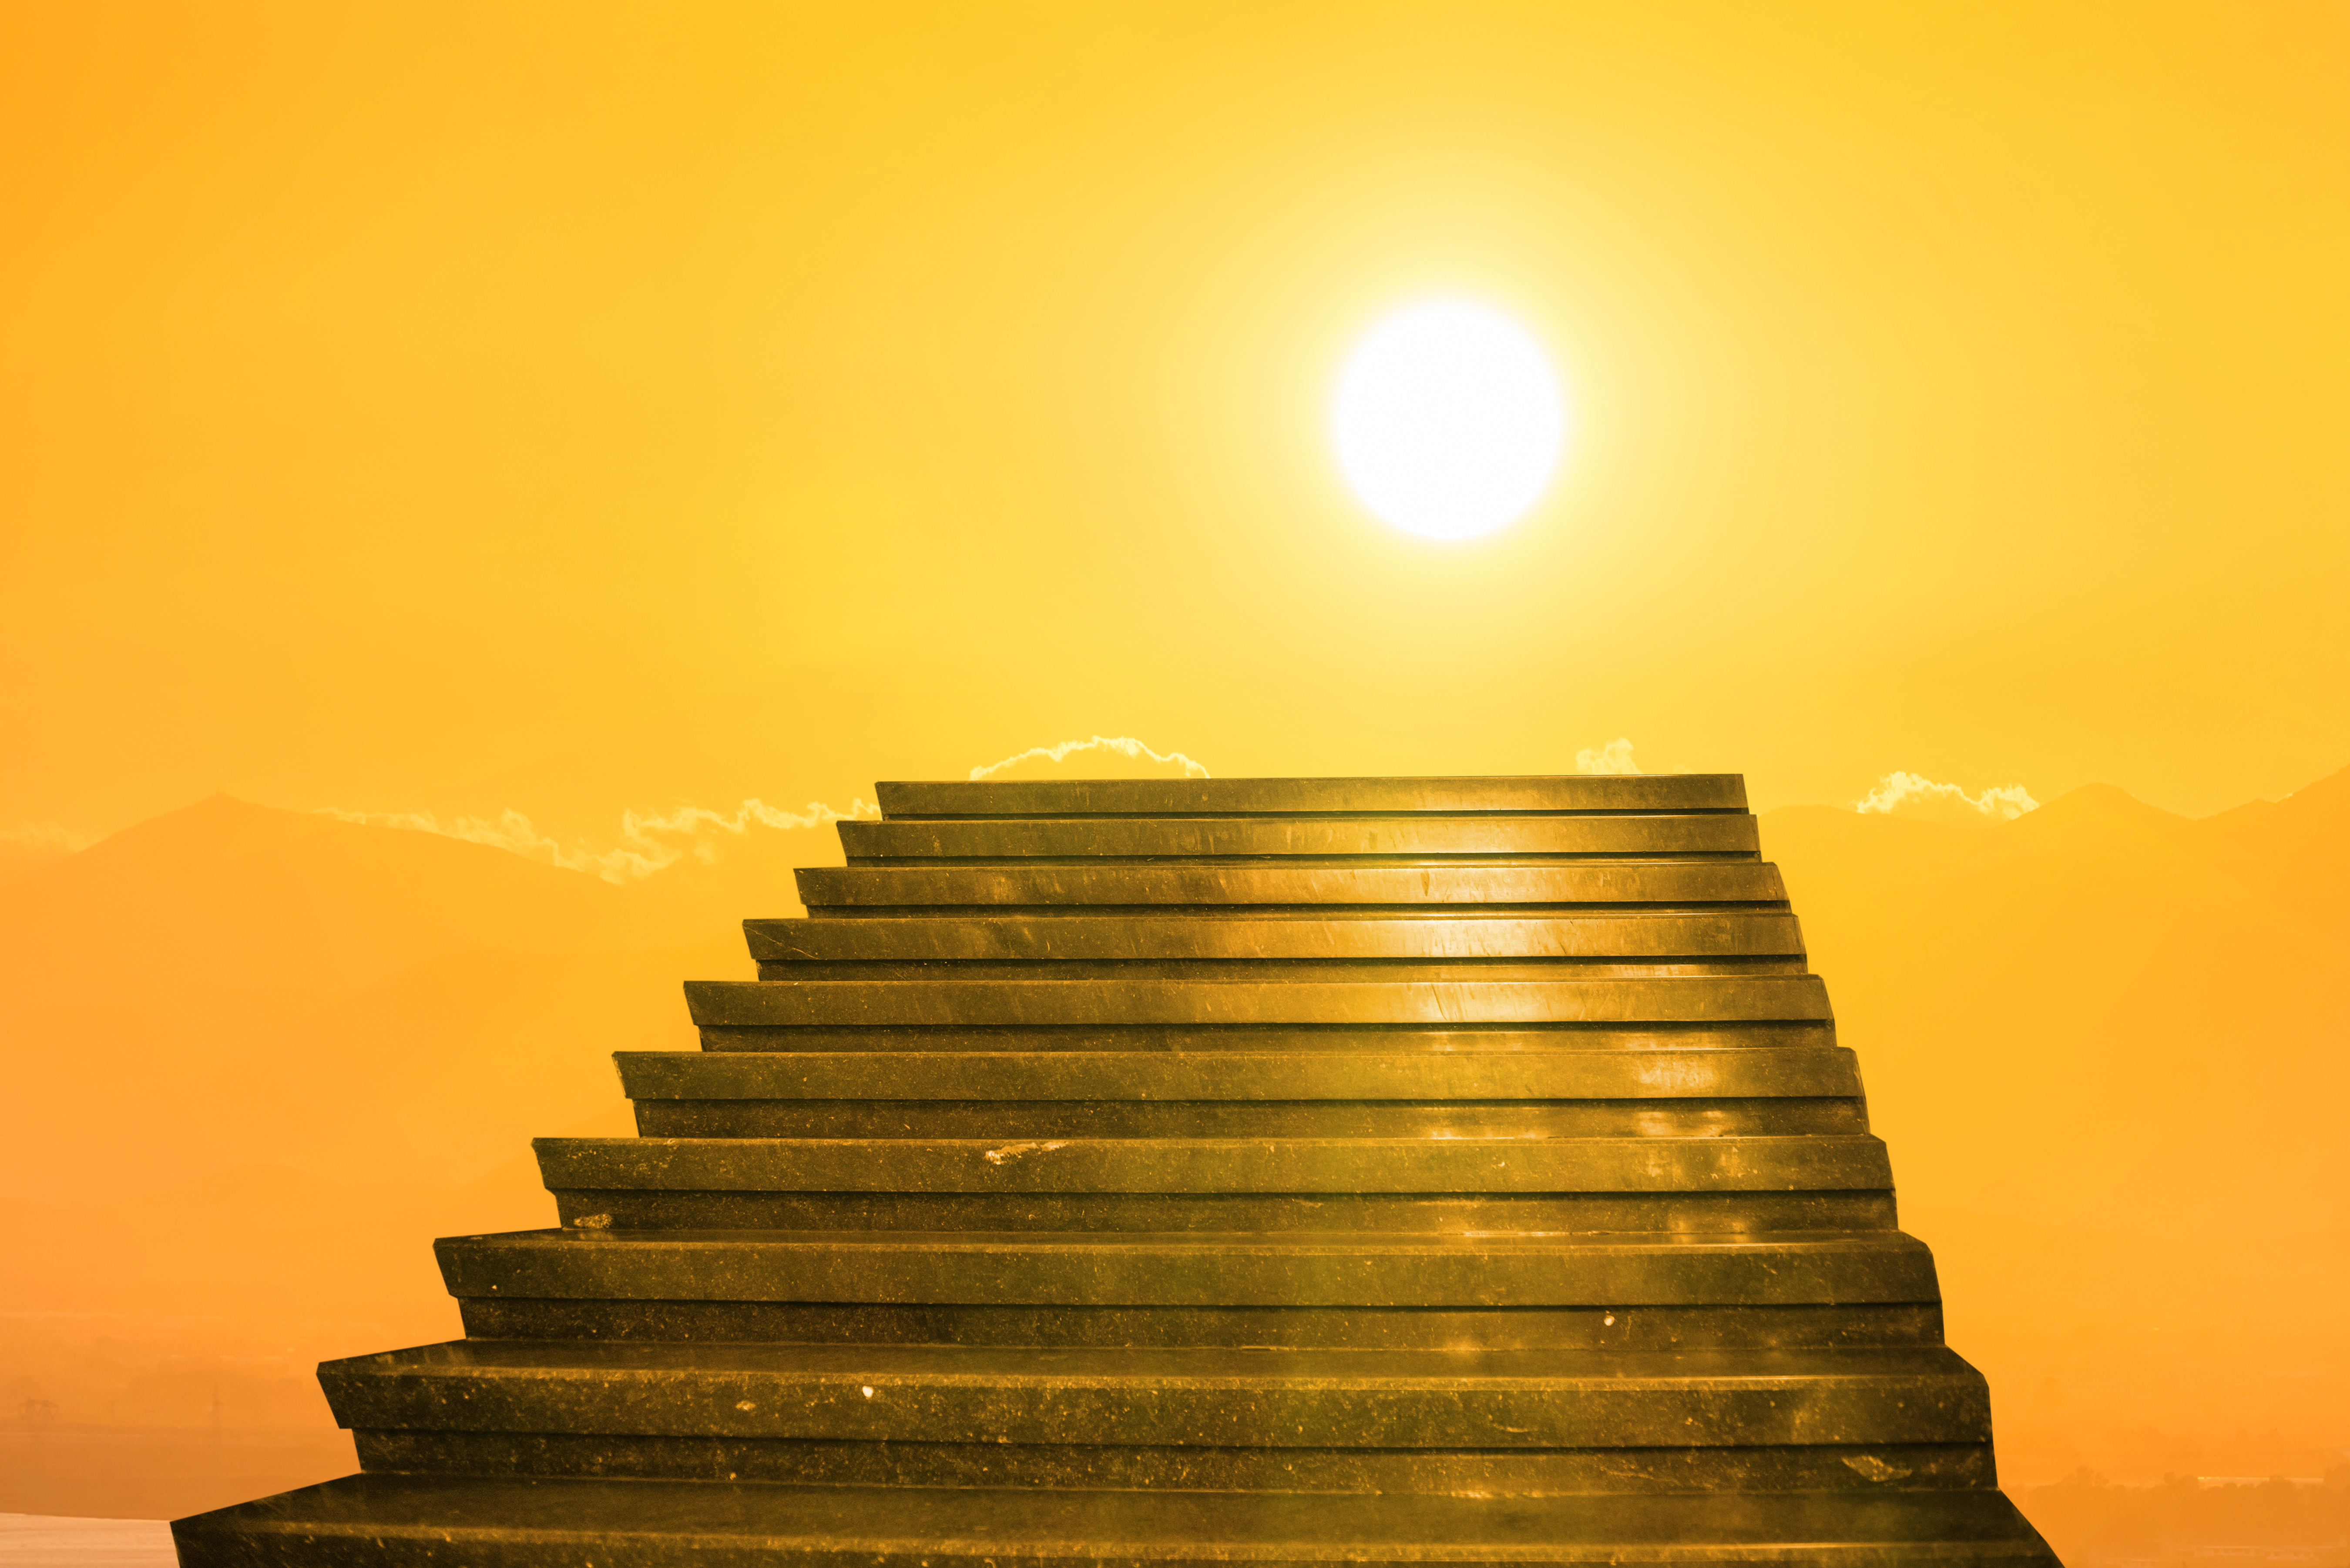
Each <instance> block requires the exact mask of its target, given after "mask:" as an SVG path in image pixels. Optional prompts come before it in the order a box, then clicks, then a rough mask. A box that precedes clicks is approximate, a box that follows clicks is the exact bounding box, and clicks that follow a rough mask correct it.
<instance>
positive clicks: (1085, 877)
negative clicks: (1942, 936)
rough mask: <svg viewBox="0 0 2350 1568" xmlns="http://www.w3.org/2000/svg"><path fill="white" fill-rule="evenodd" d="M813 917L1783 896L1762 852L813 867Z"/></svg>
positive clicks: (804, 877)
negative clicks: (1431, 861) (1480, 859)
mask: <svg viewBox="0 0 2350 1568" xmlns="http://www.w3.org/2000/svg"><path fill="white" fill-rule="evenodd" d="M793 876H794V877H795V879H796V882H797V884H798V888H799V895H800V902H801V903H803V904H805V905H806V906H807V908H808V910H809V912H810V913H811V914H816V913H819V912H820V911H823V910H827V909H927V908H947V909H962V908H979V907H985V906H991V905H1009V906H1017V907H1023V908H1027V907H1084V906H1088V905H1096V906H1097V905H1110V906H1115V907H1118V908H1120V909H1151V910H1153V911H1155V912H1157V913H1162V914H1163V913H1165V912H1167V911H1168V910H1169V909H1208V908H1214V907H1219V906H1263V907H1271V908H1281V909H1290V908H1303V907H1312V906H1330V905H1336V906H1342V907H1345V908H1349V909H1356V908H1370V909H1389V908H1392V909H1425V908H1430V907H1434V906H1445V905H1450V906H1455V907H1459V906H1467V907H1469V908H1471V909H1475V908H1481V907H1482V908H1507V907H1510V906H1513V905H1528V904H1533V905H1542V906H1555V905H1568V906H1579V905H1603V906H1605V905H1620V904H1652V905H1669V906H1681V905H1706V904H1722V903H1730V904H1779V905H1783V904H1784V903H1785V902H1786V900H1787V888H1786V884H1785V883H1784V882H1783V881H1782V880H1781V879H1780V877H1779V868H1778V867H1775V866H1773V865H1771V864H1769V863H1768V862H1766V861H1762V860H1680V861H1673V860H1652V861H1608V862H1584V863H1575V862H1558V863H1553V864H1549V865H1533V866H1527V865H1518V866H1508V865H1485V866H1471V865H1461V864H1458V863H1451V864H1438V865H1429V866H1330V865H1314V866H1277V865H1275V866H1265V865H1253V866H1252V865H1210V866H1201V865H1193V866H1184V865H1157V866H1154V865H1146V864H1120V865H1108V866H1063V865H1035V866H1009V867H1007V866H843V867H835V866H815V867H801V868H800V869H799V870H797V871H795V872H794V873H793Z"/></svg>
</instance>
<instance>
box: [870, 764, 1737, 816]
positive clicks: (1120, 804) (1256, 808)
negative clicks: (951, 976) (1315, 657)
mask: <svg viewBox="0 0 2350 1568" xmlns="http://www.w3.org/2000/svg"><path fill="white" fill-rule="evenodd" d="M875 790H876V794H877V798H878V799H879V801H880V804H881V814H882V815H883V816H884V817H885V818H887V819H889V820H890V821H893V822H898V821H906V820H910V819H925V818H949V819H951V818H957V817H994V816H1063V817H1087V816H1232V815H1240V814H1243V813H1246V814H1249V815H1271V816H1291V815H1313V816H1328V815H1355V814H1369V815H1417V814H1420V813H1430V812H1433V813H1460V814H1467V815H1475V814H1482V813H1489V812H1565V813H1581V812H1616V811H1633V812H1660V811H1669V812H1686V811H1740V812H1742V811H1744V810H1745V809H1746V781H1745V779H1744V778H1743V777H1742V775H1740V774H1630V775H1617V776H1612V777H1610V776H1593V775H1588V774H1548V775H1545V774H1524V775H1521V776H1517V777H1502V778H1418V779H1362V778H1336V779H1054V780H1007V781H1005V782H1003V783H997V784H990V783H979V784H967V783H963V782H961V781H950V782H931V781H893V782H890V783H886V784H878V785H876V786H875Z"/></svg>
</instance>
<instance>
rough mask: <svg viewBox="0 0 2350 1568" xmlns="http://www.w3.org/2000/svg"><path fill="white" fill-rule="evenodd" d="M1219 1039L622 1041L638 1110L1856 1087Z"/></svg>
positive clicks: (1570, 1060) (1851, 1065)
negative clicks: (675, 1105)
mask: <svg viewBox="0 0 2350 1568" xmlns="http://www.w3.org/2000/svg"><path fill="white" fill-rule="evenodd" d="M1456 1044H1457V1047H1458V1048H1452V1049H1445V1048H1441V1047H1439V1048H1436V1049H1431V1050H1429V1051H1424V1052H1416V1053H1411V1054H1381V1053H1376V1052H1372V1051H1367V1050H1351V1051H1346V1052H1343V1053H1339V1052H1329V1051H1318V1052H1301V1051H1287V1052H1281V1053H1277V1054H1276V1053H1273V1052H1257V1051H1247V1052H1243V1051H1232V1052H1219V1053H1214V1054H1204V1055H1203V1054H1198V1053H1197V1051H1196V1049H1190V1050H1180V1051H1177V1052H1171V1053H1168V1052H1138V1051H1093V1052H1075V1051H1071V1052H979V1051H964V1052H935V1053H933V1052H914V1051H904V1052H889V1053H872V1052H837V1053H835V1052H823V1051H816V1052H790V1053H774V1054H732V1053H730V1054H712V1053H695V1052H688V1051H623V1052H619V1053H618V1054H616V1056H615V1058H614V1059H615V1060H616V1061H618V1062H619V1066H620V1082H621V1085H622V1087H623V1088H625V1089H626V1090H627V1092H628V1094H629V1097H630V1098H631V1099H633V1100H635V1101H636V1102H637V1104H638V1106H639V1109H640V1110H641V1109H642V1108H643V1107H644V1106H647V1105H649V1104H660V1103H662V1102H666V1101H671V1100H700V1101H711V1100H813V1101H818V1102H822V1103H825V1104H826V1105H827V1106H834V1107H845V1106H847V1105H848V1104H851V1103H855V1102H860V1101H891V1102H906V1101H922V1100H945V1101H955V1102H962V1103H978V1102H998V1101H1001V1102H1004V1103H1005V1104H1006V1105H1007V1106H1016V1105H1022V1104H1045V1103H1068V1102H1077V1103H1082V1104H1090V1105H1097V1106H1150V1105H1157V1104H1165V1103H1169V1102H1181V1103H1187V1104H1204V1103H1211V1102H1223V1103H1235V1104H1256V1103H1268V1102H1277V1103H1283V1104H1294V1103H1296V1102H1300V1101H1317V1100H1336V1101H1345V1102H1349V1103H1355V1104H1371V1103H1379V1102H1390V1101H1399V1102H1419V1103H1426V1102H1431V1101H1458V1102H1484V1103H1488V1104H1503V1103H1509V1102H1513V1101H1536V1102H1546V1103H1560V1102H1607V1101H1625V1100H1637V1101H1643V1102H1645V1101H1652V1100H1653V1101H1658V1102H1661V1104H1660V1106H1659V1107H1657V1108H1664V1107H1667V1106H1672V1105H1674V1104H1675V1103H1681V1102H1694V1103H1704V1102H1709V1101H1715V1100H1727V1099H1752V1098H1766V1097H1778V1096H1801V1097H1812V1096H1818V1097H1833V1098H1837V1099H1845V1098H1856V1097H1857V1096H1858V1095H1859V1094H1860V1073H1859V1069H1858V1067H1857V1066H1856V1062H1855V1058H1854V1056H1853V1054H1852V1053H1851V1052H1850V1051H1847V1050H1845V1049H1843V1048H1842V1047H1840V1046H1795V1045H1777V1046H1770V1047H1765V1048H1761V1049H1740V1048H1737V1047H1734V1046H1730V1045H1726V1044H1715V1045H1711V1046H1710V1047H1708V1048H1705V1049H1700V1050H1670V1049H1662V1048H1659V1049H1651V1050H1646V1051H1639V1052H1637V1053H1636V1052H1626V1051H1551V1052H1540V1053H1536V1052H1532V1051H1527V1050H1524V1049H1510V1048H1508V1047H1507V1046H1505V1047H1504V1048H1503V1049H1500V1050H1491V1051H1480V1050H1475V1049H1471V1048H1469V1043H1468V1042H1465V1041H1461V1042H1456Z"/></svg>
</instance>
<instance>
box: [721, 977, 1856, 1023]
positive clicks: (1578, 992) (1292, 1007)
mask: <svg viewBox="0 0 2350 1568" xmlns="http://www.w3.org/2000/svg"><path fill="white" fill-rule="evenodd" d="M685 996H686V1004H687V1007H688V1009H689V1010H690V1012H691V1014H692V1017H693V1022H694V1023H698V1024H704V1025H710V1024H719V1025H737V1026H740V1025H768V1026H792V1025H803V1026H820V1025H827V1024H830V1025H842V1024H854V1025H861V1026H867V1027H874V1026H880V1027H890V1026H895V1027H906V1026H940V1027H944V1026H954V1025H962V1026H965V1027H968V1026H971V1025H974V1024H977V1025H986V1026H991V1027H998V1028H1004V1027H1009V1028H1019V1027H1036V1026H1047V1027H1050V1026H1060V1025H1068V1024H1091V1025H1111V1026H1115V1025H1135V1024H1187V1023H1189V1024H1200V1023H1213V1024H1233V1023H1239V1024H1282V1023H1313V1024H1324V1023H1356V1024H1384V1025H1393V1024H1438V1025H1457V1024H1461V1023H1481V1024H1508V1023H1717V1022H1748V1021H1752V1022H1770V1023H1783V1022H1791V1021H1798V1020H1825V1019H1827V1018H1830V1017H1832V1016H1833V1014H1832V1013H1831V1012H1830V1011H1829V1008H1828V998H1827V988H1826V987H1825V985H1823V984H1822V983H1821V982H1820V979H1819V977H1818V976H1817V975H1810V974H1791V975H1703V976H1686V977H1684V976H1676V977H1670V978H1661V979H1642V980H1620V979H1618V980H1557V981H1532V980H1528V981H1310V980H1299V981H1215V980H1132V981H1087V980H1038V981H1028V980H951V979H945V980H886V981H764V980H743V981H721V980H712V981H687V982H686V987H685Z"/></svg>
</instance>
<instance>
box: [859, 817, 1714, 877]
mask: <svg viewBox="0 0 2350 1568" xmlns="http://www.w3.org/2000/svg"><path fill="white" fill-rule="evenodd" d="M1759 842H1760V841H1759V839H1758V838H1757V837H1756V835H1755V828H1754V819H1753V818H1752V817H1751V816H1748V815H1745V814H1744V813H1742V812H1740V813H1717V814H1711V815H1690V816H1485V817H1457V816H1417V817H1411V816H1404V817H1340V818H1336V819H1331V818H1316V817H1263V816H1223V817H1216V816H1190V817H1118V818H1097V819H1081V820H1075V821H1072V820H1069V819H1066V818H1059V819H1055V818H1010V819H1002V820H996V821H989V822H844V823H842V824H840V845H841V848H842V850H843V851H844V852H845V853H846V854H847V857H848V861H849V864H851V865H868V864H871V863H873V862H875V861H886V860H909V859H913V860H964V861H993V860H1022V859H1062V860H1092V859H1110V860H1143V859H1163V860H1196V859H1225V858H1233V857H1263V856H1278V857H1315V858H1325V859H1327V858H1336V857H1350V858H1351V857H1369V858H1377V859H1388V860H1421V859H1428V858H1435V857H1444V858H1451V857H1549V856H1573V857H1590V856H1608V857H1625V856H1639V857H1648V856H1682V855H1706V856H1733V855H1734V856H1749V857H1751V856H1752V855H1753V854H1754V853H1755V852H1756V847H1757V845H1758V844H1759Z"/></svg>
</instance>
